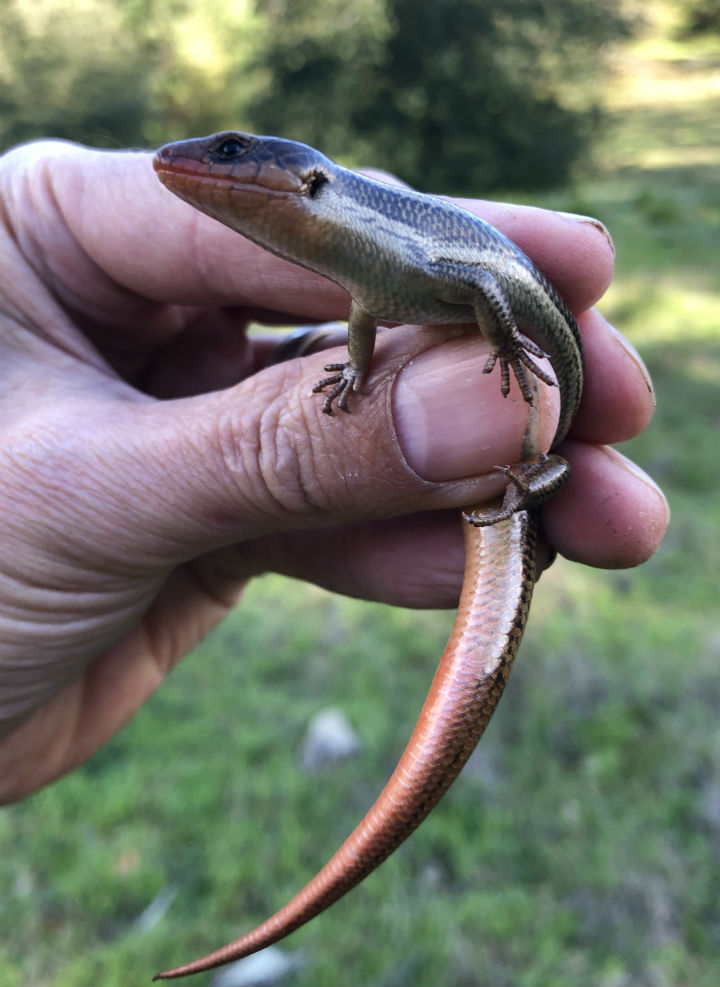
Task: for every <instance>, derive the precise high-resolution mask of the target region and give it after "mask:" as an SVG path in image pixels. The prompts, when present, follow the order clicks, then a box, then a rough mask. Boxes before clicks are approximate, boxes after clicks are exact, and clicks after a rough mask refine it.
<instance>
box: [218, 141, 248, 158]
mask: <svg viewBox="0 0 720 987" xmlns="http://www.w3.org/2000/svg"><path fill="white" fill-rule="evenodd" d="M248 144H249V142H248V141H243V140H242V139H241V138H240V137H226V138H225V140H224V141H222V142H221V143H220V144H218V146H217V147H216V148H215V149H214V150H213V157H214V158H215V159H216V160H217V161H235V160H236V159H237V158H241V157H242V156H243V154H245V152H246V151H247V149H248Z"/></svg>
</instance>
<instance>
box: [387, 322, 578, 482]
mask: <svg viewBox="0 0 720 987" xmlns="http://www.w3.org/2000/svg"><path fill="white" fill-rule="evenodd" d="M487 356H488V347H487V345H486V344H483V342H482V341H481V340H479V339H478V338H477V336H475V337H462V338H459V339H453V340H450V341H448V342H446V343H443V344H442V345H440V346H437V347H435V348H433V349H430V350H425V351H424V352H423V353H421V354H420V355H419V356H417V357H416V358H415V359H413V360H411V361H410V362H409V363H408V364H406V366H405V367H404V368H403V369H402V370H401V372H400V374H399V375H398V377H397V379H396V381H395V386H394V388H393V395H392V408H393V420H394V423H395V430H396V436H397V440H398V443H399V445H400V448H401V450H402V452H403V454H404V456H405V459H406V461H407V463H408V465H409V466H410V468H411V469H412V470H413V471H414V472H415V473H417V474H418V475H419V476H421V477H423V478H424V479H426V480H431V481H449V480H458V479H461V478H463V477H470V476H476V475H478V474H482V473H486V472H489V471H491V470H494V468H495V467H496V466H502V465H506V464H508V463H514V462H517V461H518V460H519V459H520V458H521V451H522V442H523V436H524V434H525V428H526V424H527V418H528V405H527V404H526V403H525V401H524V400H523V398H522V395H521V393H520V390H519V388H518V387H517V384H516V382H515V381H514V380H513V381H512V382H511V389H510V394H509V395H508V397H507V398H503V396H502V394H501V393H500V374H499V370H498V369H497V368H496V369H495V370H493V372H492V373H490V374H484V373H483V367H484V365H485V361H486V360H487ZM542 390H543V395H544V396H546V398H547V399H544V400H541V402H540V406H539V409H538V414H539V415H540V421H539V430H540V443H541V445H543V448H547V447H548V445H549V443H550V442H551V441H552V437H553V434H554V431H555V427H556V424H557V413H558V409H559V398H558V394H557V388H546V387H543V388H542Z"/></svg>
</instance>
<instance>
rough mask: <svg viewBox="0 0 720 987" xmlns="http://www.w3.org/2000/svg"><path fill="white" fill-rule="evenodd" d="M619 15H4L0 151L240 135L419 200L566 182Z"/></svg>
mask: <svg viewBox="0 0 720 987" xmlns="http://www.w3.org/2000/svg"><path fill="white" fill-rule="evenodd" d="M619 3H620V0H597V2H595V3H592V4H588V3H587V2H586V0H506V2H504V3H502V4H498V3H497V2H496V0H254V2H251V0H245V2H239V0H235V2H232V0H207V2H205V3H203V4H202V5H198V4H195V3H194V2H193V0H75V2H70V0H34V2H29V0H3V2H2V3H0V147H8V146H10V145H11V144H13V143H17V142H19V141H22V140H26V139H29V138H33V137H39V136H56V137H65V138H70V139H75V140H80V141H84V142H86V143H90V144H95V145H100V146H124V145H143V144H157V143H161V142H163V141H165V140H169V139H172V138H175V137H184V136H188V135H190V134H197V133H208V132H210V131H213V130H220V129H226V128H231V127H239V128H241V129H242V128H245V129H254V130H257V131H260V132H275V133H282V134H283V135H288V136H292V137H296V138H298V139H301V140H305V141H306V142H309V143H313V144H317V145H318V146H319V147H321V148H322V149H323V150H325V151H326V152H327V153H329V154H331V155H334V156H337V157H340V158H342V159H343V160H345V161H348V160H350V161H353V162H355V163H361V162H362V163H364V164H369V163H372V164H376V165H379V166H384V167H386V168H388V169H391V170H393V171H395V172H397V173H398V174H399V175H401V176H402V177H404V178H405V179H406V180H408V181H410V182H411V183H412V184H415V185H417V186H418V187H421V188H425V189H428V190H430V189H434V190H443V191H448V192H450V191H454V192H477V191H478V190H483V191H487V190H488V189H491V188H497V187H499V186H501V187H503V188H508V187H511V186H512V187H520V186H524V187H526V188H536V187H543V186H547V185H550V184H553V183H557V182H559V181H563V180H565V179H566V178H567V176H568V174H569V173H570V171H571V169H572V168H573V166H574V165H576V164H577V163H578V162H579V161H581V160H582V158H583V155H584V152H585V150H586V148H587V147H588V146H589V144H590V143H591V140H592V138H593V136H594V134H595V132H596V131H597V129H598V127H599V122H600V119H601V113H600V108H601V102H600V98H599V93H600V92H601V88H602V87H601V86H599V85H597V81H598V79H599V78H601V75H600V73H601V72H602V71H603V67H604V62H603V51H604V46H605V45H606V43H607V42H609V41H611V40H613V39H616V38H617V37H618V36H619V35H621V34H622V32H623V31H624V30H625V28H626V25H625V22H624V21H623V20H622V19H621V17H620V15H619V14H618V6H619Z"/></svg>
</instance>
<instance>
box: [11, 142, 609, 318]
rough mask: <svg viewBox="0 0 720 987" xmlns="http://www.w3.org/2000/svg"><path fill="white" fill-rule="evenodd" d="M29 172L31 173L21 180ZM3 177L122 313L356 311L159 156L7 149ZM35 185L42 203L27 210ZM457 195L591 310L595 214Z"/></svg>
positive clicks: (605, 254) (37, 231)
mask: <svg viewBox="0 0 720 987" xmlns="http://www.w3.org/2000/svg"><path fill="white" fill-rule="evenodd" d="M18 171H19V172H20V173H21V181H19V182H18V181H13V172H15V175H16V176H17V174H18ZM8 176H9V181H7V178H8ZM3 185H4V190H5V189H7V192H6V196H5V204H6V207H7V208H9V209H10V210H14V211H15V212H16V215H15V216H14V221H15V223H16V226H17V225H18V224H19V225H20V226H22V224H27V226H28V227H29V226H30V224H31V223H32V226H33V228H32V231H31V233H28V239H32V240H33V241H34V242H36V243H39V244H41V245H42V248H43V249H44V250H45V252H46V253H47V252H48V251H49V250H50V249H51V247H52V246H53V245H54V244H61V245H62V249H63V251H64V254H63V256H64V263H63V264H62V265H58V267H59V268H61V270H62V272H67V271H68V269H69V267H70V265H71V264H74V265H76V267H77V270H76V271H74V273H73V275H72V276H73V278H74V284H73V288H74V290H75V291H77V292H80V293H82V292H94V291H95V290H96V284H95V282H96V279H95V278H93V279H87V278H84V277H82V275H81V274H80V273H79V271H80V270H82V271H83V272H87V270H88V268H90V269H91V270H92V272H93V273H94V274H95V275H96V274H97V266H99V267H100V269H101V270H102V272H103V273H104V274H105V275H106V276H107V278H109V279H110V281H111V282H112V283H113V285H114V286H117V288H118V289H121V290H119V291H117V293H116V297H114V298H113V299H112V303H113V304H114V305H115V306H118V305H119V306H121V309H120V311H122V309H123V308H127V307H128V303H129V302H130V301H132V300H131V299H129V298H128V296H127V292H128V291H130V292H132V293H133V295H135V296H138V295H139V296H141V297H143V298H146V299H152V300H154V301H157V302H164V303H174V304H186V305H218V304H219V305H245V306H248V307H251V308H259V309H262V308H265V309H270V310H274V311H285V312H287V313H289V314H292V315H294V316H296V317H298V318H301V319H317V320H328V319H333V318H338V317H341V316H343V315H345V314H346V313H347V308H348V297H347V294H346V293H345V292H344V291H343V290H342V289H340V288H339V287H338V286H337V285H335V284H332V283H331V282H329V281H327V280H326V279H324V278H321V277H320V276H318V275H315V274H312V273H311V272H309V271H306V270H304V269H302V268H299V267H297V266H296V265H293V264H290V263H289V262H287V261H284V260H282V259H281V258H279V257H275V256H274V255H272V254H270V253H268V252H267V251H265V250H263V249H262V248H260V247H258V246H256V245H255V244H253V243H251V242H250V241H248V240H246V239H244V238H243V237H241V236H239V235H238V234H237V233H235V232H233V231H232V230H229V229H227V228H226V227H224V226H223V225H222V224H220V223H219V222H217V221H215V220H213V219H211V218H209V217H207V216H205V215H203V214H201V213H199V212H198V211H197V210H195V209H194V208H192V207H191V206H189V205H187V203H184V202H182V201H180V200H179V199H177V198H176V197H175V196H173V195H172V194H171V193H170V192H168V191H167V190H166V189H164V188H163V187H162V186H161V185H160V183H159V181H158V180H157V178H156V177H155V174H154V172H153V169H152V155H151V154H149V153H145V152H116V151H97V150H91V149H88V148H84V147H81V146H79V145H74V144H69V143H63V142H40V143H37V144H31V145H27V146H25V147H22V148H18V149H16V150H15V151H13V152H10V154H8V155H7V156H6V158H5V160H4V162H3ZM28 192H29V195H30V197H31V199H32V210H30V209H27V210H26V209H24V208H23V206H24V204H26V201H27V198H28ZM14 193H15V194H14ZM17 193H20V194H19V195H18V194H17ZM457 201H458V203H459V204H460V205H462V206H464V207H465V208H468V209H469V210H470V211H472V212H474V213H476V214H477V215H480V216H482V217H483V218H485V219H488V220H489V221H490V222H491V223H493V224H494V225H496V226H497V227H498V228H499V229H501V230H502V231H503V232H505V233H507V234H508V235H509V236H510V237H511V238H512V239H514V240H515V241H516V242H517V243H518V244H519V245H520V246H521V247H522V248H523V249H526V250H527V251H528V253H529V254H530V255H531V256H532V258H533V260H535V262H536V263H537V264H538V266H539V267H540V268H541V269H542V270H543V271H544V272H545V273H546V274H547V276H548V277H549V278H550V280H551V281H553V283H555V284H556V285H557V287H558V289H559V290H560V291H561V293H562V294H563V295H564V296H565V298H566V300H567V302H568V304H569V305H570V306H571V308H573V309H574V310H575V311H583V310H584V309H586V308H588V307H589V306H590V305H591V304H592V303H593V302H594V301H595V300H596V299H597V298H598V297H599V296H600V295H601V294H602V292H603V291H604V289H605V287H606V286H607V283H608V281H609V279H610V275H611V272H612V263H613V254H612V248H611V244H610V241H609V238H608V237H607V235H606V234H605V233H603V228H602V226H601V225H600V224H597V223H596V222H595V221H592V220H588V219H586V218H584V217H579V218H576V219H570V218H568V217H567V216H563V215H560V214H558V213H552V212H547V211H545V210H542V209H537V208H533V207H527V206H511V205H503V204H498V203H491V202H481V201H478V200H457ZM16 207H17V208H16ZM68 251H69V254H68ZM73 251H74V253H73ZM104 287H105V289H106V290H107V289H108V287H110V286H108V285H107V284H106V285H105V286H104ZM136 300H137V299H135V301H136ZM86 301H87V299H86ZM93 301H95V299H94V298H93ZM116 310H117V309H116Z"/></svg>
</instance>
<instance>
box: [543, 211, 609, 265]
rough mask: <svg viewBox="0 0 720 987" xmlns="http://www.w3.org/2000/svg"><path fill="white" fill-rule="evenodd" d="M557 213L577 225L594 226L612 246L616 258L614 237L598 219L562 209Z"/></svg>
mask: <svg viewBox="0 0 720 987" xmlns="http://www.w3.org/2000/svg"><path fill="white" fill-rule="evenodd" d="M557 212H558V216H565V217H566V218H567V219H571V220H572V221H573V222H575V223H585V224H586V225H587V226H592V227H593V228H594V229H596V230H598V231H599V232H600V233H602V235H603V236H604V237H605V239H606V240H607V242H608V244H609V245H610V249H611V250H612V252H613V257H614V256H615V254H616V250H615V244H614V242H613V238H612V236H611V235H610V230H609V229H608V228H607V226H605V224H604V223H601V222H600V220H599V219H596V218H595V216H584V215H583V214H582V213H578V212H564V211H563V210H561V209H558V211H557Z"/></svg>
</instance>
